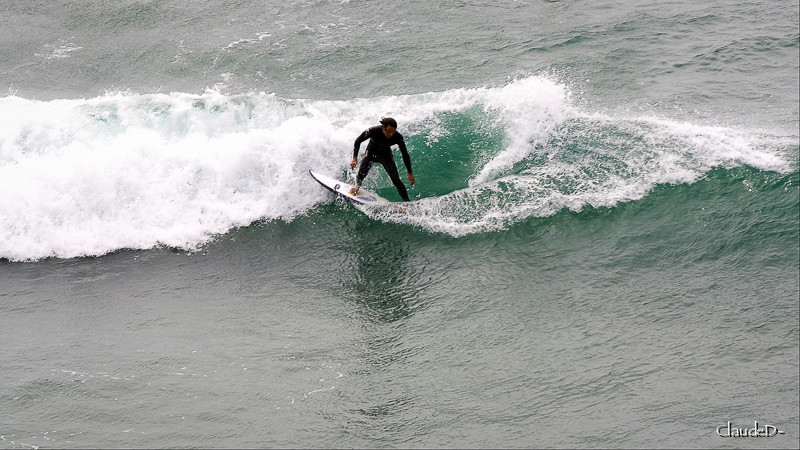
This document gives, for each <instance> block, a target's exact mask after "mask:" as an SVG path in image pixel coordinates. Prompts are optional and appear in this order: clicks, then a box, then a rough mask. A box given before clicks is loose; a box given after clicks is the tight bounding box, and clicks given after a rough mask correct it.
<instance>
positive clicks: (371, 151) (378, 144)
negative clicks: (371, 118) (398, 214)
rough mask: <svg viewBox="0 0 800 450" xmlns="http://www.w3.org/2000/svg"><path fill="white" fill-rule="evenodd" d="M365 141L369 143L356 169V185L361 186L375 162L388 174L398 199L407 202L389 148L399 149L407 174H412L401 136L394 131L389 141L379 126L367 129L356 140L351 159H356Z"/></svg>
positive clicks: (406, 194)
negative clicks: (398, 196)
mask: <svg viewBox="0 0 800 450" xmlns="http://www.w3.org/2000/svg"><path fill="white" fill-rule="evenodd" d="M367 139H369V143H368V144H367V154H366V155H364V159H362V160H361V166H360V167H359V168H358V175H356V184H358V185H361V182H362V181H363V180H364V177H366V176H367V172H369V169H370V168H372V164H373V163H376V162H377V163H380V164H381V165H382V166H383V168H384V169H386V173H388V174H389V178H391V179H392V183H394V187H396V188H397V192H398V193H399V194H400V197H402V198H403V200H405V201H408V192H407V191H406V187H405V185H404V184H403V182H402V181H400V175H399V174H398V173H397V165H396V164H395V163H394V157H393V156H392V149H391V146H392V145H395V144H397V146H398V147H400V153H402V154H403V162H404V163H405V165H406V171H408V173H412V172H411V158H410V157H409V156H408V151H407V150H406V142H405V140H403V135H402V134H400V133H398V132H396V131H395V133H394V135H393V136H392V137H391V139H389V138H387V137H386V135H385V134H383V128H382V127H381V126H380V125H378V126H375V127H372V128H369V129H368V130H366V131H364V132H363V133H361V134H360V135H359V136H358V137H357V138H356V142H355V145H354V147H353V158H357V157H358V150H359V148H360V147H361V143H362V142H364V141H366V140H367Z"/></svg>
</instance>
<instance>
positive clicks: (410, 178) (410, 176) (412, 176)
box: [408, 173, 414, 186]
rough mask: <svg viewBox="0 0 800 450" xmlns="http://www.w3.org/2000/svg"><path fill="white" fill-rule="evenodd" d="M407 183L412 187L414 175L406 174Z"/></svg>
mask: <svg viewBox="0 0 800 450" xmlns="http://www.w3.org/2000/svg"><path fill="white" fill-rule="evenodd" d="M408 182H409V183H411V185H412V186H413V185H414V174H413V173H409V174H408Z"/></svg>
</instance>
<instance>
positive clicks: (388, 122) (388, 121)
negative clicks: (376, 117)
mask: <svg viewBox="0 0 800 450" xmlns="http://www.w3.org/2000/svg"><path fill="white" fill-rule="evenodd" d="M381 125H383V126H385V127H392V128H397V121H396V120H394V119H392V118H391V117H381Z"/></svg>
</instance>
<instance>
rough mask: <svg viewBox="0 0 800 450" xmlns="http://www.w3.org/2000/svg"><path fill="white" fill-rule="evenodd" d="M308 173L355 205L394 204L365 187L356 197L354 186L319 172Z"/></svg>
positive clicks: (311, 171)
mask: <svg viewBox="0 0 800 450" xmlns="http://www.w3.org/2000/svg"><path fill="white" fill-rule="evenodd" d="M308 173H310V174H311V176H312V177H314V179H315V180H317V181H318V182H319V184H321V185H323V186H325V187H326V188H328V189H330V190H331V191H333V192H334V193H336V194H338V195H341V196H342V197H344V198H346V199H348V200H350V201H351V202H353V203H357V204H360V205H367V206H388V205H391V204H392V202H390V201H389V200H386V199H385V198H383V197H381V196H379V195H378V194H376V193H374V192H371V191H368V190H366V189H364V188H363V187H362V188H361V189H359V190H358V192H357V193H356V195H352V194H350V189H351V188H352V187H353V185H352V184H350V183H345V182H344V181H340V180H337V179H336V178H332V177H329V176H327V175H323V174H321V173H319V172H314V171H313V170H309V171H308Z"/></svg>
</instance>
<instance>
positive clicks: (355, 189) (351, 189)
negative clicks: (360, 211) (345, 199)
mask: <svg viewBox="0 0 800 450" xmlns="http://www.w3.org/2000/svg"><path fill="white" fill-rule="evenodd" d="M349 194H350V195H357V194H358V186H353V187H351V188H350V191H349Z"/></svg>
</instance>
